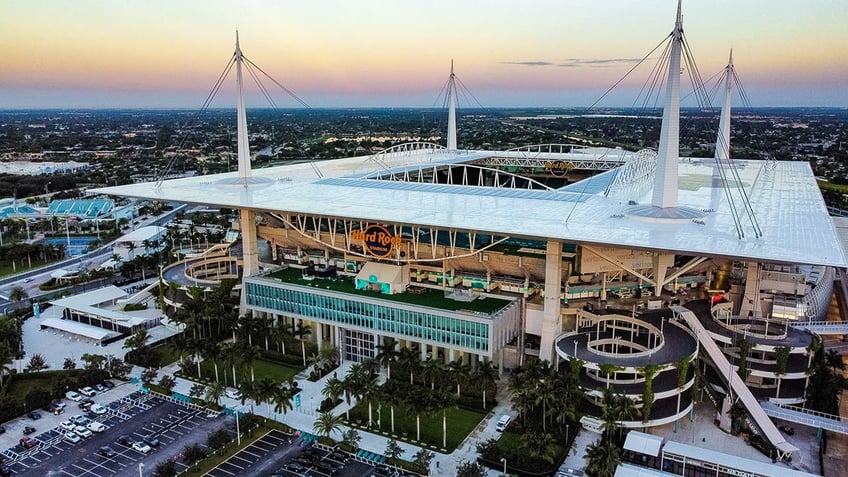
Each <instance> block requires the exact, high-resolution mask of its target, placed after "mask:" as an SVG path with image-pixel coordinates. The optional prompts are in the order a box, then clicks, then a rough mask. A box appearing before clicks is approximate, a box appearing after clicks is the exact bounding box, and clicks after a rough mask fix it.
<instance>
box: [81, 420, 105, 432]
mask: <svg viewBox="0 0 848 477" xmlns="http://www.w3.org/2000/svg"><path fill="white" fill-rule="evenodd" d="M85 427H87V428H88V430H90V431H92V432H103V431H105V430H106V429H108V428H107V427H106V425H105V424H103V423H102V422H97V421H94V422H89V423H88V425H87V426H85Z"/></svg>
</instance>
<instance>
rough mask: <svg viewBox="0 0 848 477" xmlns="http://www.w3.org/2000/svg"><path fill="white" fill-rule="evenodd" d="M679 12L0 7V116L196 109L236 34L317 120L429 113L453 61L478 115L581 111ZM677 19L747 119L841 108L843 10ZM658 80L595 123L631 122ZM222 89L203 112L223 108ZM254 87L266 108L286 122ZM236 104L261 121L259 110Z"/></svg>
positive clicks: (34, 3) (646, 7)
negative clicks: (511, 109)
mask: <svg viewBox="0 0 848 477" xmlns="http://www.w3.org/2000/svg"><path fill="white" fill-rule="evenodd" d="M675 9H676V1H675V0H640V1H630V0H619V1H613V0H581V1H576V0H524V1H519V0H511V1H503V0H479V1H470V0H427V1H417V0H385V1H377V0H356V1H353V0H347V1H340V0H339V1H330V0H326V1H324V0H311V1H294V0H275V1H270V0H269V1H258V0H243V1H240V2H237V1H224V0H198V1H194V0H191V1H186V0H120V1H118V0H114V1H106V0H101V1H90V0H73V1H59V0H2V2H1V3H0V31H1V32H2V35H0V51H3V64H2V66H1V67H0V109H5V108H108V107H137V108H195V109H196V108H199V107H200V106H201V105H202V104H203V101H204V99H205V98H206V95H207V94H208V93H209V91H210V90H211V88H212V86H213V85H214V83H215V81H216V80H217V78H218V76H219V75H220V74H221V72H222V71H223V69H224V66H225V65H226V64H227V61H228V60H229V58H230V57H231V55H232V52H233V47H234V40H235V30H236V29H238V30H239V32H240V37H241V46H242V50H243V51H244V54H245V56H247V57H248V58H250V59H251V60H252V61H253V62H254V63H256V64H257V65H258V66H260V67H261V68H262V69H263V70H265V71H266V72H267V73H269V74H270V75H271V76H273V77H274V78H275V79H276V80H278V81H279V82H280V83H282V84H283V85H285V86H286V87H287V88H289V89H291V90H293V91H294V92H296V93H297V94H298V96H300V97H301V98H302V99H303V100H304V101H305V102H306V103H308V104H309V105H310V106H313V107H371V106H374V107H383V106H396V107H404V106H409V107H431V106H434V105H435V106H440V105H441V101H439V100H438V96H439V92H440V90H441V88H442V86H443V85H444V82H445V80H446V78H447V75H448V72H449V68H450V61H451V59H453V60H454V61H455V64H456V67H455V69H456V74H457V76H458V77H459V78H460V79H461V81H462V82H463V83H464V84H465V86H467V87H468V89H469V90H470V91H471V92H472V93H473V95H474V96H475V97H476V98H477V99H478V100H479V101H480V103H482V105H483V106H485V107H502V106H551V107H572V106H574V107H579V106H588V105H590V104H591V103H593V102H595V100H597V99H598V98H599V97H600V96H601V94H603V92H604V91H605V90H606V89H607V88H608V87H610V86H611V85H612V84H613V83H615V82H616V81H617V80H618V79H619V78H621V77H622V75H623V74H624V73H625V72H626V71H627V70H628V69H630V68H631V67H632V66H633V65H634V64H635V60H638V59H640V58H642V57H643V56H645V55H646V54H648V52H650V51H651V49H653V48H654V47H655V46H656V45H657V44H658V43H660V42H661V41H662V40H663V38H665V36H666V35H667V34H668V33H669V32H670V31H671V29H672V27H673V22H674V14H675ZM683 15H684V30H685V34H686V37H687V39H688V41H689V44H690V47H691V49H692V52H693V53H694V56H695V60H696V61H697V64H698V68H699V70H700V72H701V75H702V77H703V79H704V80H705V81H706V80H707V78H709V77H710V76H712V75H713V74H714V73H716V72H718V71H719V70H720V69H721V68H722V67H723V66H724V64H725V63H726V61H727V56H728V53H729V50H730V49H731V48H733V51H734V53H733V56H734V62H735V64H736V67H737V71H738V73H739V75H740V77H741V80H742V83H743V85H744V87H745V89H746V92H747V94H748V97H749V98H750V100H751V103H752V104H753V106H841V107H846V106H848V3H846V1H845V0H814V1H801V0H794V1H788V0H709V1H707V0H689V1H684V3H683ZM653 56H656V55H653ZM655 62H656V59H655V58H652V59H649V60H648V61H647V62H646V64H644V65H642V66H641V67H640V68H639V69H637V70H636V71H635V72H634V75H633V78H632V80H627V81H625V82H624V83H623V84H622V86H620V87H618V88H616V90H615V92H614V94H613V95H611V96H610V97H608V98H606V99H605V100H604V102H602V103H601V105H602V106H629V105H631V104H632V103H633V102H634V100H636V91H638V89H639V87H640V86H641V85H642V84H643V83H644V82H645V81H646V80H647V78H648V77H649V75H650V72H651V69H652V67H653V66H654V64H655ZM684 76H686V75H684ZM234 78H235V75H234V73H233V74H231V75H230V77H229V78H228V79H227V82H226V84H225V87H224V89H222V91H221V93H219V95H218V97H217V98H216V101H215V103H214V106H221V107H230V106H233V105H234V103H235V101H234V99H233V96H232V94H231V93H232V90H233V84H234V82H235V79H234ZM265 84H266V86H267V87H268V88H269V90H272V91H273V93H274V100H275V102H276V103H277V104H278V105H279V106H280V107H297V106H298V104H297V103H296V102H295V101H293V100H292V99H290V98H288V97H287V96H285V94H284V93H282V92H280V91H279V90H278V89H277V88H276V87H275V86H273V84H272V83H271V82H270V81H266V82H265ZM687 88H688V89H691V87H689V86H687ZM254 89H255V88H254ZM461 99H462V98H461ZM247 102H248V106H251V107H265V106H268V103H267V102H266V101H265V100H264V98H263V97H262V95H261V94H259V93H258V92H252V93H251V94H250V95H249V97H248V99H247ZM437 102H438V104H437ZM460 105H461V106H466V107H473V106H475V105H476V103H474V102H473V101H470V100H468V99H465V100H461V102H460Z"/></svg>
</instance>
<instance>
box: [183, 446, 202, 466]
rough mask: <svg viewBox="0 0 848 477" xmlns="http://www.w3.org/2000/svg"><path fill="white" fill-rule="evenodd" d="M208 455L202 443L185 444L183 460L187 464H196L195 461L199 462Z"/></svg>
mask: <svg viewBox="0 0 848 477" xmlns="http://www.w3.org/2000/svg"><path fill="white" fill-rule="evenodd" d="M205 457H206V449H204V448H203V447H202V446H201V445H200V444H192V445H190V446H185V448H184V449H183V462H185V463H186V465H191V464H194V463H195V462H199V461H201V460H203V458H205Z"/></svg>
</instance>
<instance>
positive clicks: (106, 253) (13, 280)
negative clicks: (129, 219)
mask: <svg viewBox="0 0 848 477" xmlns="http://www.w3.org/2000/svg"><path fill="white" fill-rule="evenodd" d="M185 207H186V206H185V205H182V206H179V207H176V208H174V210H171V211H169V212H166V213H164V214H162V215H160V216H159V217H156V218H153V219H149V220H147V221H145V222H142V223H140V224H139V227H143V226H147V225H163V224H166V223H168V222H170V221H171V219H173V217H174V215H175V214H176V213H177V212H179V211H180V210H182V209H184V208H185ZM114 243H115V241H112V242H109V243H107V244H104V245H102V246H100V247H98V248H97V249H95V250H92V251H91V252H88V253H86V254H83V255H79V256H77V257H72V258H68V259H67V260H63V261H61V262H56V263H52V264H50V265H46V266H44V267H41V268H38V269H36V270H30V271H27V272H24V273H19V274H17V275H12V276H9V277H5V278H2V279H0V309H2V310H3V312H4V313H5V312H6V311H10V310H14V309H18V308H24V307H28V306H29V303H28V302H27V301H24V302H22V303H11V302H10V301H9V299H8V297H9V292H10V291H11V289H12V288H14V287H16V286H20V287H22V288H23V289H24V290H25V291H26V292H27V295H28V296H29V297H30V298H37V297H39V296H41V295H44V294H45V292H42V291H41V290H39V289H38V285H40V284H41V283H44V282H45V281H47V280H49V279H50V274H51V273H53V272H54V271H56V270H59V269H66V270H79V269H80V268H85V269H86V270H88V269H90V268H91V267H92V266H96V265H100V264H101V263H103V262H105V261H106V260H107V259H108V258H109V257H110V256H112V244H114ZM110 282H111V280H110V279H101V280H96V281H94V282H89V283H86V284H82V285H76V286H73V287H71V288H67V289H65V290H66V291H70V292H71V293H77V292H80V291H86V290H93V289H95V288H98V287H101V286H103V285H105V284H108V283H110Z"/></svg>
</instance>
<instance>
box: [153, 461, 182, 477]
mask: <svg viewBox="0 0 848 477" xmlns="http://www.w3.org/2000/svg"><path fill="white" fill-rule="evenodd" d="M153 475H154V477H175V476H176V475H177V464H176V462H174V461H173V460H171V459H165V460H163V461H162V462H159V463H158V464H156V469H155V470H154V471H153Z"/></svg>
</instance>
